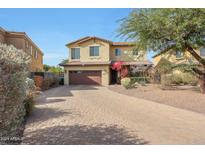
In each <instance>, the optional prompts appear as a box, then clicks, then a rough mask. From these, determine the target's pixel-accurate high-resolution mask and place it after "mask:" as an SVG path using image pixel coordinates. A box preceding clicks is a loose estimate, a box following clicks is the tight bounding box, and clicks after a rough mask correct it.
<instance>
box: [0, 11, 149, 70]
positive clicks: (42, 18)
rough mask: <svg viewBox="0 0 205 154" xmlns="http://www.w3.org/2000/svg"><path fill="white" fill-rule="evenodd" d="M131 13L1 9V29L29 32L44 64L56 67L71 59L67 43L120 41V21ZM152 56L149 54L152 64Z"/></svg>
mask: <svg viewBox="0 0 205 154" xmlns="http://www.w3.org/2000/svg"><path fill="white" fill-rule="evenodd" d="M130 11H131V9H117V8H115V9H0V26H1V27H2V28H4V29H5V30H9V31H19V32H26V34H27V35H28V36H29V37H30V38H31V39H32V40H33V41H34V42H35V43H36V44H37V46H38V47H39V48H40V49H41V50H42V51H43V53H44V58H43V63H44V64H48V65H52V66H56V65H58V64H59V63H60V62H61V61H62V60H63V59H67V58H68V49H67V47H66V46H65V44H67V43H68V42H71V41H74V40H77V39H79V38H82V37H85V36H98V37H102V38H105V39H108V40H111V41H124V40H123V39H122V38H119V37H117V32H116V31H117V28H118V27H119V20H120V19H122V18H124V17H126V16H128V14H129V13H130ZM151 57H152V54H148V59H150V60H151Z"/></svg>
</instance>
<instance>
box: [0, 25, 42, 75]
mask: <svg viewBox="0 0 205 154" xmlns="http://www.w3.org/2000/svg"><path fill="white" fill-rule="evenodd" d="M0 43H5V44H7V45H10V44H11V45H13V46H15V47H16V48H17V49H22V50H23V51H24V52H26V53H28V54H29V55H31V57H32V61H31V66H30V71H31V72H38V71H43V52H42V51H41V50H40V49H39V47H38V46H37V45H36V44H35V43H34V42H33V41H32V40H31V39H30V38H29V37H28V36H27V35H26V33H25V32H12V31H6V30H4V29H3V28H1V27H0Z"/></svg>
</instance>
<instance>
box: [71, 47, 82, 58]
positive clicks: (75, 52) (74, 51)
mask: <svg viewBox="0 0 205 154" xmlns="http://www.w3.org/2000/svg"><path fill="white" fill-rule="evenodd" d="M71 59H80V48H71Z"/></svg>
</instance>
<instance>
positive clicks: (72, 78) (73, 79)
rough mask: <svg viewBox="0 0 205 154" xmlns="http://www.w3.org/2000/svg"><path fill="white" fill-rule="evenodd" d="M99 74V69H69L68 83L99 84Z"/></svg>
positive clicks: (100, 77)
mask: <svg viewBox="0 0 205 154" xmlns="http://www.w3.org/2000/svg"><path fill="white" fill-rule="evenodd" d="M101 74H102V73H101V71H69V83H70V84H84V85H101V79H102V75H101Z"/></svg>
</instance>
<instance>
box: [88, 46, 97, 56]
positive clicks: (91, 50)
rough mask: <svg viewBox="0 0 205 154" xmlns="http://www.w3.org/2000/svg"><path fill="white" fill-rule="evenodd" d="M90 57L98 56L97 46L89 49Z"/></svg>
mask: <svg viewBox="0 0 205 154" xmlns="http://www.w3.org/2000/svg"><path fill="white" fill-rule="evenodd" d="M90 56H99V46H92V47H90Z"/></svg>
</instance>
